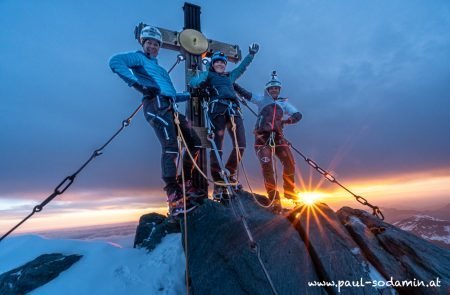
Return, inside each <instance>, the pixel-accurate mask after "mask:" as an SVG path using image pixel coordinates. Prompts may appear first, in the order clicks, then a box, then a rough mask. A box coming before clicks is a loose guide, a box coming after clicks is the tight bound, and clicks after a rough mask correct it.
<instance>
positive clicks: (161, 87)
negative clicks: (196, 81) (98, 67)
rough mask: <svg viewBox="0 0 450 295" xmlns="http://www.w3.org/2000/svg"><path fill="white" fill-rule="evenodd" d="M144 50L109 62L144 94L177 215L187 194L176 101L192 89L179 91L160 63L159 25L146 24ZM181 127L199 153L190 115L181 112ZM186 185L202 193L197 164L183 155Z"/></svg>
mask: <svg viewBox="0 0 450 295" xmlns="http://www.w3.org/2000/svg"><path fill="white" fill-rule="evenodd" d="M139 43H140V44H141V46H142V51H136V52H128V53H120V54H117V55H114V56H113V57H111V59H110V61H109V65H110V67H111V69H112V71H113V72H114V73H116V74H117V75H119V77H120V78H122V79H123V80H124V81H125V82H126V83H127V84H128V86H131V87H133V88H134V89H136V90H137V91H139V92H140V93H141V94H142V95H143V98H142V102H143V110H144V115H145V118H146V120H147V121H148V122H149V124H150V125H151V126H152V127H153V129H154V131H155V134H156V136H157V137H158V140H159V142H160V144H161V148H162V156H161V170H162V179H163V181H164V182H165V187H164V190H165V191H166V193H167V201H168V204H169V214H170V215H172V216H176V215H178V214H180V213H182V212H184V205H183V194H182V190H181V188H180V184H179V181H177V166H176V159H177V157H178V156H180V155H179V154H178V142H177V128H176V125H175V123H174V112H176V102H181V101H186V100H188V99H189V98H190V94H189V92H183V93H177V92H176V91H175V88H174V86H173V83H172V80H171V78H170V76H169V74H168V72H167V71H166V70H165V69H164V68H163V67H161V66H160V65H159V64H158V60H157V58H156V57H157V55H158V53H159V50H160V48H161V45H162V36H161V32H160V31H159V30H158V28H156V27H152V26H145V27H144V28H142V29H141V31H140V33H139ZM179 120H180V126H181V129H182V133H183V135H184V138H185V139H186V141H187V144H188V146H189V149H190V151H191V153H192V154H193V155H194V157H196V156H197V154H198V151H199V147H200V146H201V142H200V139H199V138H198V136H197V135H196V134H195V132H194V131H193V130H192V128H190V125H189V123H188V121H187V120H186V117H185V116H183V115H181V114H179ZM183 167H184V171H185V180H186V182H185V185H186V191H187V193H188V195H189V196H198V195H199V194H202V192H200V191H199V190H198V189H197V188H195V187H194V186H193V184H192V180H191V173H192V168H193V163H192V161H191V159H190V157H189V156H187V155H186V156H185V157H183ZM186 206H187V210H186V211H191V210H192V209H194V208H195V205H193V204H192V203H191V202H188V203H187V204H186Z"/></svg>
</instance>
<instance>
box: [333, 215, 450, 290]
mask: <svg viewBox="0 0 450 295" xmlns="http://www.w3.org/2000/svg"><path fill="white" fill-rule="evenodd" d="M337 214H338V216H339V218H340V219H341V221H342V222H343V223H344V224H345V225H346V227H347V229H348V230H349V232H350V233H351V235H352V236H353V238H354V240H355V241H356V242H357V243H358V244H359V246H360V247H361V248H362V249H363V251H364V254H365V256H366V257H367V259H368V260H369V261H371V262H372V264H373V265H374V266H375V267H376V268H377V269H378V271H379V272H380V273H382V274H383V275H384V277H386V278H388V279H390V278H391V277H392V278H393V280H394V281H404V280H407V281H410V282H417V281H423V282H425V283H428V282H431V281H432V280H434V281H436V278H439V280H440V281H441V287H439V288H426V287H421V286H415V287H399V288H396V289H397V291H398V292H399V293H400V294H450V289H449V286H450V251H448V250H445V249H443V248H440V247H438V246H435V245H433V244H431V243H429V242H427V241H426V240H424V239H421V238H419V237H417V236H415V235H413V234H411V233H408V232H406V231H403V230H401V229H399V228H397V227H395V226H393V225H390V224H388V223H385V222H383V221H381V220H379V219H378V218H376V217H374V216H372V215H370V214H369V213H368V212H366V211H363V210H358V209H352V208H349V207H344V208H341V209H340V210H339V211H338V212H337Z"/></svg>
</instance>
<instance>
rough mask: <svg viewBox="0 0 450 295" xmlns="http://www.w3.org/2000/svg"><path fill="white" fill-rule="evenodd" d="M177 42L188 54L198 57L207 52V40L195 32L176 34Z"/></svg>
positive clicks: (186, 31)
mask: <svg viewBox="0 0 450 295" xmlns="http://www.w3.org/2000/svg"><path fill="white" fill-rule="evenodd" d="M178 42H180V45H181V47H182V48H183V49H184V50H186V51H187V52H189V53H190V54H195V55H200V54H202V53H204V52H205V51H207V50H208V39H206V37H205V35H203V34H202V33H201V32H199V31H197V30H193V29H186V30H183V31H182V32H181V33H180V34H178Z"/></svg>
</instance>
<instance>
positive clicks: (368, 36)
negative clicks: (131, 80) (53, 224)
mask: <svg viewBox="0 0 450 295" xmlns="http://www.w3.org/2000/svg"><path fill="white" fill-rule="evenodd" d="M183 3H184V2H183V1H128V2H127V3H126V4H125V2H123V1H85V0H82V1H51V0H42V1H31V0H27V1H21V0H15V1H12V0H3V1H1V2H0V44H1V46H0V60H1V64H2V66H1V67H0V93H1V95H2V100H1V103H0V111H1V114H2V115H1V117H0V126H2V127H1V128H0V138H1V153H0V167H1V168H0V203H1V202H3V204H2V207H1V208H0V210H2V208H3V209H5V210H6V209H7V210H13V209H14V210H15V209H17V208H22V209H23V206H25V208H29V206H28V205H29V200H34V201H36V202H37V201H38V200H40V199H44V198H45V197H46V196H47V195H48V194H50V193H51V192H52V190H53V188H54V187H55V186H56V185H57V184H58V183H59V182H60V181H61V180H62V179H63V178H64V177H65V176H66V175H69V174H71V173H73V172H74V171H75V170H76V169H77V168H78V167H79V166H80V165H81V164H82V163H83V162H84V161H85V160H86V159H87V158H88V157H89V156H90V154H91V153H92V151H93V150H94V149H95V148H97V147H99V146H101V145H102V143H103V142H104V141H106V139H108V138H109V136H111V135H112V133H113V132H114V131H115V130H116V129H117V128H118V127H119V126H120V122H121V120H122V119H124V118H126V117H127V116H128V115H129V114H130V113H131V112H132V111H133V110H134V109H135V108H136V107H137V105H139V102H140V97H139V95H138V94H137V93H136V92H135V91H134V90H133V89H131V88H129V87H127V86H126V84H125V83H124V82H123V81H122V80H120V79H119V78H118V77H117V76H116V75H114V74H113V73H112V72H111V71H110V69H109V67H108V59H109V58H110V57H111V56H112V55H113V54H115V53H117V52H123V51H134V50H138V49H139V45H138V43H137V42H136V41H135V40H134V37H133V29H134V26H135V25H136V24H137V23H139V22H141V21H143V22H146V23H148V24H154V25H157V26H160V27H164V28H168V29H173V30H179V31H181V30H182V27H183V11H182V8H181V7H182V6H183ZM194 3H195V4H198V5H200V6H202V15H201V21H202V31H203V32H204V33H205V35H206V36H207V37H208V38H211V39H215V40H220V41H224V42H228V43H233V44H238V45H239V46H240V47H241V49H242V50H243V52H246V51H247V46H248V44H250V43H251V42H254V41H256V42H258V43H260V45H261V50H260V53H259V54H258V55H257V56H256V58H255V60H254V62H253V64H252V65H251V66H250V67H249V69H248V71H247V73H246V74H245V75H244V76H243V77H242V78H241V79H240V80H239V83H240V84H242V85H243V86H245V87H246V88H248V89H250V90H252V91H253V92H261V91H262V87H263V85H264V83H265V82H266V81H267V80H268V79H269V76H270V72H271V71H272V70H274V69H275V70H277V71H278V73H279V77H280V79H281V80H282V82H283V91H282V93H283V95H285V96H287V97H289V99H290V101H291V103H292V104H294V105H296V106H297V107H298V108H299V109H300V110H301V112H302V113H303V115H304V119H303V120H302V121H301V122H300V123H299V124H298V125H296V126H295V127H290V128H289V130H287V132H286V133H287V136H288V137H289V138H291V139H292V141H293V143H294V144H295V145H297V146H298V147H299V148H300V149H301V150H302V151H303V152H304V153H305V154H307V155H310V156H311V157H312V158H313V159H315V160H316V161H317V162H319V163H320V164H321V165H322V166H323V167H324V168H327V169H330V170H331V171H333V173H335V174H336V175H337V176H338V178H340V179H344V180H347V181H349V182H351V181H353V180H357V179H362V180H365V181H369V180H371V179H388V178H392V177H394V176H398V175H412V176H409V178H410V179H412V178H416V176H415V175H417V178H420V177H429V176H433V175H441V176H450V172H449V168H448V167H449V164H450V153H449V151H450V136H448V134H449V131H450V116H449V114H448V113H449V111H448V110H449V109H450V100H449V94H450V83H449V80H450V35H449V34H448V28H449V27H450V3H449V2H448V1H406V0H397V1H356V0H353V1H352V0H349V1H227V2H226V3H227V4H226V5H224V2H219V1H195V2H194ZM175 56H176V53H174V52H169V51H167V50H162V51H161V52H160V56H159V59H160V64H162V65H163V66H165V67H166V68H169V67H170V66H171V65H172V63H173V62H174V60H175ZM233 67H234V65H230V66H229V68H230V69H231V68H233ZM172 78H173V80H174V82H175V85H176V88H177V90H179V91H182V90H184V77H183V67H182V66H180V67H178V68H177V69H176V70H175V71H174V72H173V74H172ZM245 116H246V117H245V122H246V128H247V141H248V147H249V148H248V150H247V151H246V155H245V162H246V165H247V166H248V169H247V170H248V171H250V174H251V179H252V181H255V183H254V185H255V186H262V183H259V182H260V178H259V177H260V171H259V167H258V164H257V162H256V157H255V155H254V152H253V149H252V148H251V147H252V143H253V137H252V133H251V131H252V126H253V124H254V118H253V117H252V115H251V114H250V113H249V112H248V111H245ZM159 155H160V147H159V144H158V143H157V141H156V137H155V136H154V134H153V131H152V129H151V128H150V127H149V126H148V124H147V122H146V121H145V120H144V118H143V115H142V114H138V115H137V117H136V119H135V120H134V121H133V123H132V126H131V127H129V128H127V129H126V131H125V132H124V133H123V134H121V135H120V136H119V138H118V139H117V140H116V141H115V142H114V143H113V144H111V146H110V147H108V148H107V149H106V150H105V154H104V155H102V156H101V157H100V158H98V159H97V160H95V161H94V162H93V163H92V164H91V165H90V166H89V167H88V168H87V169H86V170H85V171H84V172H83V174H82V175H80V176H79V178H78V179H77V180H76V182H75V184H74V185H73V187H72V188H71V189H70V191H71V193H72V195H71V196H70V197H68V198H66V199H62V200H66V201H71V200H76V201H80V202H81V203H77V204H78V205H77V206H80V207H81V208H87V207H89V206H94V205H92V204H94V203H89V202H91V201H92V200H91V198H94V199H95V196H92V195H89V192H94V191H95V192H104V194H102V193H98V194H97V198H96V202H97V201H98V202H100V201H105V200H109V201H108V202H110V204H111V206H113V204H116V205H117V206H119V205H120V206H123V205H124V204H131V205H130V206H133V204H135V203H134V202H136V204H141V205H142V204H145V203H148V202H149V201H148V199H146V197H145V194H141V197H133V196H136V195H138V194H134V195H133V193H131V192H133V191H142V190H150V191H153V194H154V195H155V198H154V199H152V201H154V202H155V203H158V202H159V203H161V202H163V198H162V195H163V194H162V193H161V194H160V193H159V190H160V187H161V186H162V181H161V180H160V168H159ZM297 166H298V167H299V169H300V170H302V175H303V176H304V177H308V176H309V174H310V172H309V170H308V168H307V167H306V166H305V165H304V164H303V163H302V162H301V161H300V159H299V160H298V161H297ZM313 182H317V178H313ZM448 187H450V184H449V186H448ZM117 192H124V193H123V194H120V193H117ZM447 192H448V190H447ZM83 193H84V194H87V195H89V196H90V197H89V199H83V197H81V196H82V195H83ZM116 194H117V195H116ZM100 195H101V196H104V195H109V197H108V198H106V197H100ZM447 196H448V194H447ZM92 202H93V201H92ZM61 204H62V205H61V206H63V203H61ZM71 204H72V205H74V204H73V203H71ZM80 204H83V205H80ZM89 204H91V205H89ZM27 206H28V207H27ZM83 206H86V207H83ZM4 212H6V211H4Z"/></svg>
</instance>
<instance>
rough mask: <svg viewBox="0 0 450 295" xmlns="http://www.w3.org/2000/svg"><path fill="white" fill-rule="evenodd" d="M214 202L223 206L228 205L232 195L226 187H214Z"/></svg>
mask: <svg viewBox="0 0 450 295" xmlns="http://www.w3.org/2000/svg"><path fill="white" fill-rule="evenodd" d="M213 200H214V201H218V202H220V203H221V204H222V205H228V204H229V201H230V195H229V192H228V189H227V187H226V186H221V185H217V184H215V185H214V190H213Z"/></svg>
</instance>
